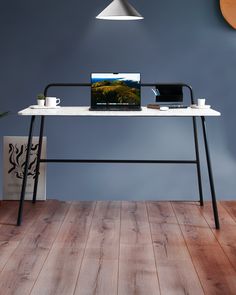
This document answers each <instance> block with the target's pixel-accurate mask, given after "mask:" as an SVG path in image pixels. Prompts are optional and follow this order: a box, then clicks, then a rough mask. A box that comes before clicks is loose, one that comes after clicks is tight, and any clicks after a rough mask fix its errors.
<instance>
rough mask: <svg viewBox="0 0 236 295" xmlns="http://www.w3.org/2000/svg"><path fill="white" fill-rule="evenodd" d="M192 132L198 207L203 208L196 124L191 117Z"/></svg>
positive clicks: (194, 119)
mask: <svg viewBox="0 0 236 295" xmlns="http://www.w3.org/2000/svg"><path fill="white" fill-rule="evenodd" d="M193 132H194V144H195V153H196V161H197V177H198V191H199V200H200V205H201V206H203V193H202V177H201V166H200V157H199V147H198V135H197V123H196V118H195V117H193Z"/></svg>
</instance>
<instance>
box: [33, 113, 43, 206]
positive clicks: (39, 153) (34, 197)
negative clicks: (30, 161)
mask: <svg viewBox="0 0 236 295" xmlns="http://www.w3.org/2000/svg"><path fill="white" fill-rule="evenodd" d="M44 119H45V117H44V116H41V123H40V134H39V142H38V152H37V162H36V173H35V180H34V192H33V200H32V202H33V203H35V202H36V197H37V189H38V180H39V169H40V158H41V151H42V143H43V129H44Z"/></svg>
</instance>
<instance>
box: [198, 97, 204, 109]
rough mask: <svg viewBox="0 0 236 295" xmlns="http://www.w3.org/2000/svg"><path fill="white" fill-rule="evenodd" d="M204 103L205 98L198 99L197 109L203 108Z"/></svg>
mask: <svg viewBox="0 0 236 295" xmlns="http://www.w3.org/2000/svg"><path fill="white" fill-rule="evenodd" d="M205 103H206V99H205V98H198V100H197V105H198V106H199V107H204V105H205Z"/></svg>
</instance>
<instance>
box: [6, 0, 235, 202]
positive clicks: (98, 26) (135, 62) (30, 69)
mask: <svg viewBox="0 0 236 295" xmlns="http://www.w3.org/2000/svg"><path fill="white" fill-rule="evenodd" d="M130 2H131V3H132V4H133V5H134V6H135V7H136V8H137V9H138V10H139V11H140V13H142V14H143V15H144V17H145V19H144V21H139V22H117V21H113V22H112V21H101V20H96V19H95V16H96V15H97V14H98V13H99V12H100V11H101V10H102V9H103V8H104V7H105V6H106V5H107V4H108V3H109V1H107V0H96V1H92V0H87V1H81V0H71V1H65V0H64V1H62V0H50V1H49V0H41V1H32V0H25V1H13V0H12V1H10V0H9V1H2V0H1V1H0V38H1V40H0V82H1V84H0V85H1V91H0V108H1V109H3V110H10V111H11V115H10V116H8V117H7V118H5V119H4V120H1V122H0V123H1V126H0V135H1V138H2V136H3V135H26V134H27V130H28V124H29V121H28V119H27V118H22V117H18V116H17V114H16V113H17V111H18V110H20V109H22V108H24V107H26V106H28V105H30V104H33V103H34V102H35V96H36V95H37V93H39V92H41V91H42V90H43V88H44V86H45V85H46V84H47V83H49V82H54V81H55V82H89V79H90V72H93V71H129V72H132V71H140V72H141V73H142V80H143V82H149V81H160V82H172V81H173V82H176V81H183V82H186V83H190V84H191V85H192V86H193V88H194V90H195V94H196V97H206V98H207V102H208V103H209V104H211V105H212V106H214V107H215V108H216V109H218V110H219V111H221V112H222V117H221V118H212V119H209V120H208V129H209V134H210V138H209V140H210V146H211V150H212V160H213V169H214V175H215V180H216V191H217V193H218V197H219V198H222V199H223V198H233V197H234V196H235V190H236V186H235V172H236V139H235V132H234V127H235V115H234V114H235V108H236V97H235V77H236V54H235V52H236V32H235V31H234V30H233V29H231V28H230V27H229V26H228V25H227V24H226V23H225V21H224V20H223V18H222V16H221V13H220V10H219V3H218V1H214V0H208V1H206V0H198V1H195V0H179V1H173V0H159V1H156V0H149V1H141V0H132V1H130ZM50 94H52V95H56V96H59V97H61V98H62V104H63V105H78V104H82V105H88V104H89V90H87V91H74V90H73V91H68V90H63V91H59V90H54V91H53V90H51V92H50ZM142 99H143V104H144V105H145V104H147V103H148V102H150V101H152V100H153V96H152V93H151V92H150V90H147V91H145V92H143V98H142ZM188 122H189V119H183V120H176V119H158V120H154V119H128V118H122V119H118V118H114V119H109V118H103V119H101V118H97V119H96V118H92V119H87V118H65V119H64V120H60V119H58V118H55V119H47V127H46V130H45V133H46V135H47V136H48V156H49V157H50V156H52V155H53V156H55V157H57V156H58V157H59V156H64V157H76V156H81V157H84V158H87V157H93V158H105V157H107V158H112V157H113V158H117V159H119V158H133V159H136V158H141V159H147V158H148V159H153V158H166V157H170V158H172V157H173V158H183V157H186V158H188V159H191V158H192V157H193V156H194V153H193V135H192V129H191V125H189V124H187V123H188ZM190 122H191V121H190ZM200 142H201V143H202V136H201V137H200ZM201 147H202V146H201ZM0 153H2V150H0ZM0 166H2V160H1V161H0ZM202 166H203V167H202V168H203V171H204V172H203V176H204V177H205V179H206V176H207V174H206V167H205V165H204V163H203V165H202ZM195 173H196V171H195V167H189V166H188V167H177V166H164V167H163V166H158V167H155V166H148V165H143V166H141V165H134V166H131V165H117V166H113V165H81V166H77V165H64V166H62V165H59V164H58V165H50V166H49V167H48V178H47V179H48V185H47V189H48V197H53V198H63V199H145V198H146V199H154V198H157V199H165V198H178V199H184V198H187V199H193V198H196V197H197V184H196V178H195ZM1 179H2V175H0V185H1V184H2V181H1ZM204 185H205V189H204V192H205V195H206V196H207V197H209V190H208V189H207V185H208V182H207V181H204Z"/></svg>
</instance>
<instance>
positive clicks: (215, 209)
mask: <svg viewBox="0 0 236 295" xmlns="http://www.w3.org/2000/svg"><path fill="white" fill-rule="evenodd" d="M201 119H202V129H203V137H204V144H205V150H206V159H207V168H208V174H209V181H210V188H211V198H212V207H213V213H214V218H215V226H216V229H219V228H220V223H219V216H218V209H217V202H216V195H215V187H214V180H213V173H212V168H211V158H210V151H209V147H208V142H207V132H206V119H205V117H201Z"/></svg>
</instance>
